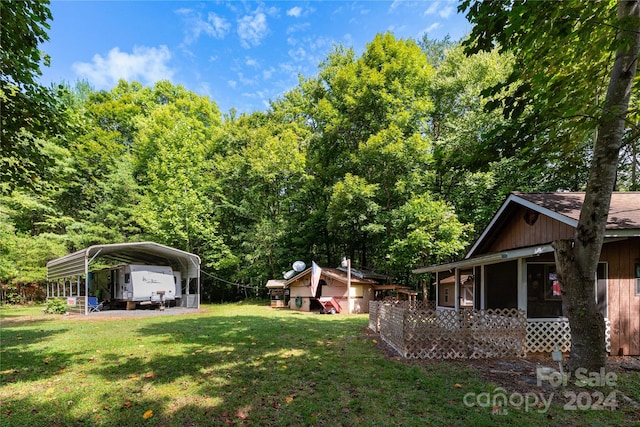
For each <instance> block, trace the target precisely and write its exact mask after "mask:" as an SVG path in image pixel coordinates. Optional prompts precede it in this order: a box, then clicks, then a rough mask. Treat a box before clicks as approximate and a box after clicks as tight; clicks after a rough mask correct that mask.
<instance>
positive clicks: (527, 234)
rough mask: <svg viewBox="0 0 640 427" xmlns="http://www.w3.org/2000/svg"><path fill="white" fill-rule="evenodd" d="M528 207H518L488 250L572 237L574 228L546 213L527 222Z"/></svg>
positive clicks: (498, 250) (501, 249) (505, 248)
mask: <svg viewBox="0 0 640 427" xmlns="http://www.w3.org/2000/svg"><path fill="white" fill-rule="evenodd" d="M527 211H528V209H527V208H524V207H520V208H518V210H517V211H516V213H515V214H514V215H513V216H511V218H510V219H509V221H508V222H507V224H506V225H505V227H504V228H503V229H502V231H501V232H500V235H499V236H498V237H497V238H496V240H495V242H493V244H492V245H491V246H490V248H489V250H488V252H500V251H506V250H509V249H514V248H523V247H527V246H535V245H541V244H544V243H549V242H551V241H553V240H555V239H569V238H571V237H573V235H574V233H575V229H574V228H573V227H571V226H569V225H567V224H564V223H562V222H560V221H558V220H555V219H553V218H550V217H548V216H546V215H539V216H538V219H537V220H536V221H535V223H533V224H532V225H529V224H527V222H526V221H525V219H524V218H525V215H526V213H527Z"/></svg>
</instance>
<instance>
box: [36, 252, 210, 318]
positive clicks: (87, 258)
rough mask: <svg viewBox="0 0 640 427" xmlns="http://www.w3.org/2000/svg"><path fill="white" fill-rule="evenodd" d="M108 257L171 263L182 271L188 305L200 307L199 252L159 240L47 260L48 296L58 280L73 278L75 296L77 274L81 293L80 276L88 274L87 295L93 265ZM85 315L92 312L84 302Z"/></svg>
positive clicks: (137, 261)
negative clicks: (184, 249) (182, 249)
mask: <svg viewBox="0 0 640 427" xmlns="http://www.w3.org/2000/svg"><path fill="white" fill-rule="evenodd" d="M97 257H101V258H106V259H109V260H114V261H117V262H121V263H141V264H152V263H153V261H156V263H157V262H159V261H160V260H162V262H163V263H165V264H166V263H168V264H170V265H171V266H172V268H174V270H179V271H181V273H182V275H183V276H182V277H183V279H185V281H186V284H187V287H186V292H185V294H184V295H183V298H186V301H187V302H186V304H187V307H189V308H200V257H199V256H198V255H195V254H192V253H189V252H185V251H181V250H179V249H175V248H171V247H169V246H164V245H161V244H159V243H155V242H135V243H113V244H106V245H94V246H90V247H88V248H86V249H82V250H80V251H77V252H74V253H71V254H69V255H66V256H63V257H62V258H57V259H54V260H51V261H49V262H48V263H47V297H50V296H52V295H51V294H52V293H53V287H52V288H51V289H52V292H51V294H50V292H49V290H50V287H51V286H52V285H55V283H54V281H57V283H58V292H57V293H58V294H59V293H60V292H59V280H60V279H64V280H66V279H67V278H71V282H70V284H69V290H70V294H71V295H69V296H73V279H72V278H73V277H74V276H75V277H76V278H77V282H76V283H77V295H76V296H80V293H81V292H80V277H81V276H84V277H85V280H84V295H83V296H84V297H85V298H86V297H87V296H88V295H89V287H90V283H89V282H90V280H89V277H90V276H89V271H90V270H89V267H90V265H91V263H92V262H93V261H94V260H95V259H96V258H97ZM193 279H195V281H196V283H195V288H196V289H195V291H196V292H195V294H194V293H191V292H190V291H191V286H190V283H191V280H193ZM66 286H67V284H66V282H65V283H64V285H63V295H62V296H67V295H66ZM58 296H60V295H58ZM84 314H89V308H88V306H87V304H85V305H84Z"/></svg>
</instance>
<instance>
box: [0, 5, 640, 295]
mask: <svg viewBox="0 0 640 427" xmlns="http://www.w3.org/2000/svg"><path fill="white" fill-rule="evenodd" d="M19 4H21V3H19V2H10V3H8V5H9V6H6V7H5V5H6V4H4V3H3V5H2V11H3V12H2V13H3V26H2V31H3V43H4V39H5V36H6V37H9V38H11V35H12V34H15V33H13V32H10V31H9V30H10V29H15V30H17V29H19V28H21V27H20V25H23V24H25V23H27V22H29V24H25V25H27V26H26V27H25V28H27V29H28V31H27V32H26V33H25V34H27V37H28V38H29V40H30V41H29V42H28V43H26V42H25V41H23V42H22V43H25V44H24V45H23V46H21V45H19V42H20V41H19V40H11V41H10V44H7V51H6V52H7V55H5V50H4V44H3V56H2V58H3V65H2V66H3V80H2V82H3V83H2V84H3V86H2V90H3V92H2V93H3V96H4V97H3V109H5V108H10V106H11V105H13V104H11V103H12V102H14V101H15V100H18V99H22V98H24V99H25V100H28V101H29V102H34V104H29V105H31V106H34V107H35V106H38V108H40V107H42V108H44V109H43V110H39V111H41V112H42V114H45V112H46V111H49V113H46V114H47V115H50V114H51V110H50V109H49V110H47V108H49V107H51V108H54V109H55V111H56V113H55V116H56V117H58V118H60V119H61V120H60V123H58V122H56V123H47V124H46V126H45V123H44V122H42V125H43V126H40V124H38V123H36V124H34V125H33V126H32V125H31V124H26V122H20V123H18V122H16V123H18V124H19V126H13V125H11V124H10V126H8V127H6V128H5V127H4V117H5V114H2V116H3V134H2V135H3V136H2V138H3V139H2V144H3V145H2V147H3V150H2V162H4V163H3V164H6V165H13V166H11V167H10V168H8V169H3V170H4V171H6V173H7V175H3V177H2V185H3V193H2V195H1V196H0V234H1V235H2V239H0V254H2V256H0V282H2V283H20V282H31V281H34V282H38V281H43V280H44V269H43V268H44V265H45V263H46V261H48V260H50V259H52V258H55V257H57V256H61V255H63V254H64V253H66V252H68V251H74V250H77V249H80V248H83V247H86V246H88V245H91V244H97V243H107V242H130V241H139V240H154V241H157V242H159V243H163V244H167V245H171V246H174V247H177V248H179V249H183V250H186V251H190V252H194V253H197V254H198V255H200V256H201V258H202V259H203V268H204V269H205V270H206V271H207V272H208V273H209V275H204V276H203V281H204V292H203V294H204V298H205V300H206V299H210V300H217V301H219V300H223V299H233V298H235V297H236V294H237V291H236V288H235V287H234V286H231V285H229V283H244V284H253V285H260V284H264V283H265V282H266V281H267V280H268V279H272V278H279V277H281V274H282V272H283V271H287V270H289V269H290V266H291V263H292V262H293V261H295V260H298V259H301V260H305V261H306V262H308V263H310V262H311V260H315V261H316V262H318V263H319V264H322V265H329V266H334V265H337V264H338V263H339V261H340V259H342V257H344V256H346V257H349V258H350V259H351V260H352V262H353V266H354V267H356V268H357V267H363V268H370V269H374V270H377V271H379V272H381V273H386V274H388V275H390V276H391V277H392V278H393V280H394V281H395V282H396V283H400V284H407V285H410V286H416V285H417V280H418V278H417V277H415V275H412V274H409V272H410V271H411V269H413V268H416V267H419V266H422V265H425V264H434V263H440V262H447V261H452V260H454V259H456V258H457V257H459V256H460V255H461V254H463V253H464V250H465V248H467V247H468V245H469V244H470V243H471V242H472V241H473V240H474V238H475V237H477V236H478V234H479V233H480V232H481V230H482V229H483V228H484V226H485V225H486V224H487V223H488V221H489V220H490V218H491V216H492V214H493V212H494V211H495V209H496V208H497V207H498V206H499V205H500V203H502V201H503V200H504V197H505V196H506V195H507V194H508V193H509V192H510V191H513V190H525V191H526V190H530V191H547V190H556V189H567V190H581V189H584V188H585V185H586V183H587V176H588V175H587V173H586V172H584V173H583V172H579V173H576V169H579V168H578V167H577V166H576V165H584V167H585V169H584V170H585V171H586V170H587V169H586V164H587V162H588V161H589V159H590V158H591V157H592V156H593V147H592V145H591V142H592V137H593V127H592V125H590V124H589V122H590V120H591V119H590V118H588V117H586V116H588V115H591V114H595V112H597V106H599V105H601V103H602V96H603V95H602V94H603V93H604V90H605V89H604V88H603V87H600V86H598V89H597V94H598V97H595V95H594V94H595V92H594V90H591V89H586V83H585V88H582V89H580V88H573V87H572V88H571V90H572V91H579V90H582V92H580V93H578V92H576V94H575V96H576V97H578V96H580V97H582V98H580V99H584V100H585V102H586V101H589V102H590V103H589V102H588V103H587V106H588V108H589V109H588V111H587V112H586V113H585V114H581V113H580V114H578V113H577V112H576V111H575V106H574V105H570V104H571V102H570V99H556V100H548V101H544V102H542V101H540V100H541V99H542V94H543V89H539V88H535V89H534V88H533V85H532V83H531V82H532V79H533V80H535V79H542V80H543V79H544V78H543V77H544V76H543V74H544V73H543V74H541V75H538V73H537V72H535V71H532V70H528V69H524V67H521V66H515V65H516V64H518V65H520V61H522V60H523V59H522V58H521V57H520V56H521V55H524V54H525V53H526V55H530V57H529V56H527V57H526V59H527V61H529V60H533V59H535V57H536V56H535V55H534V54H532V53H531V54H530V53H527V52H528V51H526V52H520V51H518V50H517V49H512V48H510V45H509V44H508V42H509V40H508V39H504V40H502V39H501V40H493V39H491V40H489V39H486V40H485V39H483V38H482V37H480V36H479V35H477V34H475V33H472V35H471V38H470V39H469V40H470V41H469V43H468V46H471V45H473V43H474V40H476V39H477V40H476V41H477V43H476V45H477V47H476V48H475V49H474V52H473V53H472V54H470V55H467V54H466V53H465V51H464V49H465V47H464V46H463V45H462V44H461V43H459V42H453V41H451V40H450V39H446V40H442V41H437V40H429V39H428V38H426V37H425V38H424V39H422V40H419V41H415V40H403V39H399V38H396V37H395V36H394V35H393V34H391V33H386V34H380V35H378V36H376V37H375V38H374V39H373V40H372V41H371V42H370V43H369V44H368V45H367V46H366V48H365V49H364V51H363V52H362V53H361V54H359V55H358V54H356V52H355V51H354V50H353V49H350V48H347V47H344V46H340V45H338V46H335V47H334V49H333V50H332V52H331V53H330V54H329V55H327V57H326V58H325V59H324V60H323V61H322V63H321V64H320V66H319V71H318V73H317V75H315V76H306V77H300V80H299V83H298V85H297V86H296V87H294V88H292V89H291V90H290V91H288V92H286V93H285V94H283V95H282V96H281V97H280V98H278V99H275V100H273V101H272V103H271V105H270V107H269V108H267V109H265V111H261V112H254V113H251V114H239V115H238V114H230V115H222V114H221V113H220V111H219V109H218V107H217V105H216V103H215V101H214V100H211V99H209V98H208V97H206V96H201V95H198V94H196V93H193V92H191V91H188V90H187V89H185V88H184V87H182V86H180V85H176V84H173V83H171V82H168V81H161V82H158V83H156V84H155V85H153V86H143V85H142V84H140V83H139V82H135V81H130V82H127V81H120V82H119V83H118V84H117V85H116V86H115V87H113V88H112V89H110V90H101V91H96V90H94V89H93V88H92V87H91V86H90V85H89V84H88V83H86V82H77V83H75V84H74V85H64V87H63V88H61V90H59V91H55V92H53V91H51V90H48V89H47V90H45V89H44V88H40V87H38V85H37V76H38V73H39V71H38V68H37V67H38V66H39V65H38V64H39V63H40V60H41V59H43V57H42V56H38V55H42V54H41V53H40V52H39V50H37V45H38V43H41V42H42V41H43V40H46V29H47V28H48V27H47V25H48V24H47V21H48V20H49V19H51V17H50V14H49V11H48V8H47V6H46V3H41V2H40V3H35V2H24V3H22V4H23V5H24V8H22V9H21V8H20V7H19V6H18V5H19ZM492 5H494V3H487V4H485V5H484V6H482V5H478V6H476V5H474V6H473V7H479V8H489V9H490V10H491V11H494V8H495V10H497V8H498V4H497V3H496V4H495V6H492ZM500 5H502V6H504V4H502V3H500ZM469 7H471V6H470V4H469ZM514 7H515V9H514V10H515V11H518V10H520V9H518V8H519V7H520V6H518V5H516V6H514ZM533 7H538V6H533ZM539 8H540V9H541V10H540V11H538V10H537V9H536V13H537V12H540V14H543V16H546V17H547V18H544V19H543V18H540V17H538V18H536V17H533V16H532V17H527V18H526V19H527V21H526V22H523V23H522V25H525V24H526V25H527V26H529V25H539V26H540V27H541V28H546V27H544V25H545V22H546V21H545V19H552V18H553V19H559V18H558V17H557V16H556V15H553V13H556V14H557V13H560V12H557V11H556V12H551V11H547V10H542V9H544V8H542V7H541V6H540V7H539ZM18 9H21V10H18ZM578 9H579V8H577V6H576V7H573V6H571V7H570V8H569V11H570V13H571V14H577V15H576V16H578V15H579V14H580V13H585V12H580V11H579V10H578ZM596 9H597V10H598V11H600V10H602V11H607V13H609V12H611V10H610V9H607V8H605V7H604V6H602V5H600V4H599V5H598V6H597V7H596ZM554 10H555V8H554ZM12 11H13V12H12ZM12 13H13V14H12ZM544 14H546V15H544ZM549 14H551V15H549ZM567 16H569V15H567ZM571 16H573V15H571ZM579 16H582V15H579ZM5 18H6V19H5ZM536 19H541V21H540V22H538V21H536ZM581 19H582V18H581ZM5 22H7V23H8V24H7V25H5ZM591 22H595V21H591ZM492 25H493V24H492ZM495 25H496V27H495V28H498V24H495ZM563 25H564V27H563V26H561V28H548V29H547V30H545V31H547V32H548V33H549V34H550V35H551V34H556V32H558V33H559V34H560V33H563V31H565V32H566V31H567V28H569V27H568V24H566V25H565V24H563ZM585 25H586V24H585ZM562 28H564V30H563V29H562ZM585 28H589V27H588V26H587V27H585ZM5 31H7V33H6V34H5ZM545 34H547V33H545ZM607 34H609V35H610V34H613V33H611V30H610V29H609V30H603V33H602V35H601V37H606V35H607ZM474 37H475V38H474ZM25 40H26V39H25ZM531 40H533V38H531ZM599 40H600V39H599ZM16 43H18V44H16ZM494 43H495V46H494ZM14 44H15V49H14V48H13V47H12V46H14ZM550 45H551V43H550V42H549V46H550ZM27 47H29V49H26V48H27ZM9 48H11V49H14V50H10V49H9ZM21 49H22V50H21ZM25 49H26V50H25ZM576 49H579V50H580V51H576V52H573V51H571V55H572V56H571V57H572V58H576V59H578V58H580V55H583V54H585V55H586V54H587V53H588V52H586V51H584V49H587V47H584V46H581V47H577V48H576ZM593 49H595V47H594V48H593ZM549 50H550V48H549ZM9 52H13V53H12V55H13V56H10V55H9ZM550 53H553V54H554V55H556V56H557V58H555V59H554V58H549V59H545V61H547V62H548V63H547V62H543V61H541V62H540V64H539V66H540V69H547V70H551V69H556V68H554V67H559V66H560V65H562V57H561V55H560V52H550ZM538 55H541V54H538ZM20 56H22V58H23V60H22V62H16V61H18V57H20ZM5 57H6V59H5ZM532 58H533V59H532ZM594 58H595V57H594ZM596 59H597V61H596V62H597V63H598V64H601V65H602V64H605V63H606V60H607V57H606V55H604V56H603V55H600V56H597V58H596ZM5 63H6V66H5ZM5 67H6V68H5ZM14 68H15V69H16V70H17V71H15V72H12V74H9V70H12V69H14ZM18 69H19V70H18ZM5 70H6V71H5ZM588 70H589V73H592V75H591V76H590V77H594V76H595V77H597V79H600V80H601V79H602V78H604V77H603V76H605V75H606V73H604V74H603V73H602V72H601V70H600V69H599V68H598V67H597V66H596V65H594V64H589V65H588ZM549 72H550V71H549ZM565 74H566V76H565ZM577 74H578V71H576V70H575V69H574V68H570V69H567V70H566V73H564V74H562V75H559V76H555V75H554V77H553V79H551V80H549V81H545V88H546V89H545V90H546V91H548V92H544V93H550V92H553V91H557V90H558V87H559V86H560V85H562V84H564V83H563V82H566V80H565V81H561V80H559V79H561V78H565V79H572V78H576V76H577ZM563 76H564V77H563ZM587 78H588V77H586V76H585V77H584V78H583V79H582V80H580V82H584V81H585V80H586V79H587ZM600 80H598V81H600ZM12 91H13V92H12ZM7 94H19V97H18V95H16V97H13V98H11V97H10V96H9V95H7ZM40 95H42V97H40ZM45 95H46V96H45ZM11 96H13V95H11ZM571 96H573V94H572V95H571ZM634 96H635V95H634ZM5 99H6V100H9V101H6V103H5ZM41 101H42V102H41ZM525 101H527V102H529V101H535V102H536V103H534V104H531V105H529V104H528V103H527V102H525ZM591 101H592V102H591ZM15 102H18V101H15ZM598 102H600V103H599V104H598ZM633 103H635V104H633ZM596 104H597V105H596ZM632 104H633V105H635V107H634V108H635V110H633V109H632V110H633V111H636V112H635V113H634V114H635V115H632V116H629V117H632V118H633V120H635V123H637V97H635V98H633V99H632ZM521 106H522V107H521ZM45 107H46V108H45ZM495 107H504V108H495ZM543 107H544V109H548V110H550V111H551V112H552V113H553V114H554V115H550V116H548V115H546V113H545V114H542V112H543ZM569 107H571V108H572V110H569V109H568V108H569ZM11 108H13V107H11ZM563 109H564V110H563ZM3 111H4V110H3ZM16 117H17V116H16ZM25 117H26V116H25ZM31 117H37V116H36V115H32V116H31ZM43 117H44V116H43ZM545 117H552V118H553V120H547V121H545V122H544V123H543V122H542V121H541V120H542V119H543V118H545ZM12 120H13V119H12ZM16 120H17V119H16ZM553 123H555V124H556V125H555V126H549V125H550V124H553ZM567 123H571V124H572V125H571V126H573V124H576V127H575V130H572V131H569V130H568V129H569V128H568V127H567V126H569V125H565V124H567ZM543 124H544V126H543ZM561 124H563V125H562V126H561ZM58 125H60V126H58ZM563 126H564V127H563ZM636 128H637V126H636ZM632 130H633V126H630V127H629V129H628V130H626V131H627V135H628V136H626V137H625V141H626V142H629V143H628V144H627V145H625V147H628V148H627V151H625V153H627V154H626V157H625V158H624V159H623V160H621V165H622V167H621V169H620V174H619V175H620V177H621V179H620V181H619V182H620V185H623V186H626V188H633V186H634V185H637V169H638V163H637V152H638V150H637V148H638V147H637V143H636V144H635V145H634V144H633V143H631V142H630V141H631V139H630V138H631V136H630V135H631V133H632ZM534 136H535V137H534ZM518 138H520V139H518ZM515 140H518V141H519V142H518V143H517V144H516V143H514V142H513V141H515ZM5 147H7V149H6V150H5ZM634 150H635V151H634ZM22 160H24V162H23V161H22ZM21 162H22V163H21ZM3 173H4V172H3ZM36 176H37V178H34V179H31V178H30V177H36ZM27 181H28V182H27ZM27 260H28V261H27ZM27 264H28V265H27Z"/></svg>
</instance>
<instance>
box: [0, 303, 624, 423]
mask: <svg viewBox="0 0 640 427" xmlns="http://www.w3.org/2000/svg"><path fill="white" fill-rule="evenodd" d="M236 313H237V314H236ZM367 322H368V319H367V318H366V316H321V315H313V314H312V315H309V314H299V313H296V312H290V311H286V312H277V313H275V312H272V311H269V309H268V308H264V307H259V306H256V307H255V308H251V307H249V308H243V310H239V309H238V308H237V307H234V306H230V307H229V308H228V309H226V308H216V309H212V310H211V311H210V312H206V313H202V314H196V315H186V316H171V317H153V318H145V319H125V320H122V319H121V320H112V321H105V320H102V321H100V322H93V321H87V322H76V323H68V324H67V323H64V324H63V325H64V327H62V326H60V325H59V329H57V330H55V331H52V332H48V331H44V330H37V329H35V328H31V329H29V328H25V329H21V330H19V331H14V333H20V334H21V337H22V338H21V340H17V339H16V338H15V337H14V341H13V343H12V344H11V346H10V349H9V350H10V351H11V353H10V356H11V357H12V358H15V357H17V356H18V355H19V354H20V349H21V347H20V345H21V344H20V343H19V342H18V341H20V342H21V343H22V344H30V345H32V346H34V345H36V344H38V343H40V344H47V341H46V339H47V337H49V338H50V339H56V338H57V339H62V338H63V337H61V336H60V335H61V334H65V335H70V338H73V339H74V340H75V339H78V340H80V342H79V343H75V344H73V343H74V341H69V342H70V347H69V350H68V351H67V352H65V351H62V350H57V354H55V355H54V356H55V358H56V359H58V358H59V361H60V364H61V365H65V366H67V367H68V369H69V371H73V373H71V374H70V373H67V374H66V376H65V374H60V375H59V376H58V375H56V376H53V375H52V374H51V373H50V372H48V371H46V372H40V373H38V374H39V375H40V376H39V377H38V376H37V375H33V376H32V377H27V376H25V377H23V378H21V379H20V380H22V381H35V382H36V386H37V387H38V389H37V392H33V389H28V390H25V391H20V389H17V392H16V393H15V395H13V396H4V397H3V398H2V400H3V401H2V404H3V412H0V425H12V426H20V425H25V426H27V425H29V426H31V425H33V426H39V425H42V426H45V425H47V426H50V425H65V426H66V425H105V426H107V425H108V426H123V425H127V426H130V425H141V426H146V425H162V426H200V425H202V426H210V425H213V426H218V425H234V424H235V425H242V424H250V425H269V426H299V425H331V426H339V425H345V426H346V425H349V426H353V425H399V424H403V425H486V426H489V425H513V424H519V425H521V426H527V425H557V424H558V423H560V424H562V422H561V420H560V419H558V418H553V417H551V418H547V414H532V413H525V412H524V411H520V412H518V411H514V412H513V413H512V414H510V415H509V416H502V417H500V416H498V417H496V416H493V415H492V414H491V413H490V410H487V409H486V408H478V407H475V408H470V407H468V406H465V405H464V404H463V397H464V395H465V394H466V393H469V392H473V393H480V392H487V391H491V390H492V389H493V388H494V387H495V386H492V385H491V384H487V383H485V382H484V381H482V380H481V379H480V378H479V376H478V375H476V374H475V373H474V372H472V371H470V370H469V369H468V368H466V367H464V366H463V365H462V364H457V363H449V362H442V363H434V364H430V365H428V366H423V365H419V364H415V365H414V364H407V363H403V362H400V361H398V360H394V359H389V358H385V357H383V356H382V355H381V353H380V349H379V348H378V346H377V345H376V343H374V342H373V340H372V338H371V336H370V335H368V334H367V333H366V327H367ZM3 334H4V331H3ZM47 334H55V335H47ZM65 342H66V341H65ZM27 347H28V346H27ZM28 351H30V352H31V353H33V351H32V350H28ZM31 353H29V354H28V357H27V359H29V360H31V362H33V363H34V364H37V363H42V360H39V359H37V358H38V355H37V354H31ZM5 355H6V354H5V353H4V352H3V353H2V356H3V358H4V357H5ZM24 357H25V355H23V358H24ZM19 363H22V362H19ZM11 365H14V363H13V362H12V363H11ZM26 365H27V364H21V365H20V366H22V367H23V369H24V368H26ZM25 375H27V374H25ZM145 414H146V418H145ZM590 415H591V414H590ZM554 416H555V414H554ZM564 420H565V421H566V419H564ZM569 420H571V418H569ZM602 420H604V424H612V423H613V424H616V425H625V423H624V421H625V420H624V419H622V415H618V414H614V415H612V416H608V415H606V416H604V417H603V418H602ZM589 422H591V421H589ZM601 423H602V422H601ZM574 425H586V422H585V424H580V423H577V424H576V423H574ZM628 425H631V424H628Z"/></svg>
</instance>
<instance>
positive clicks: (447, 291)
mask: <svg viewBox="0 0 640 427" xmlns="http://www.w3.org/2000/svg"><path fill="white" fill-rule="evenodd" d="M444 302H449V288H444Z"/></svg>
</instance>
